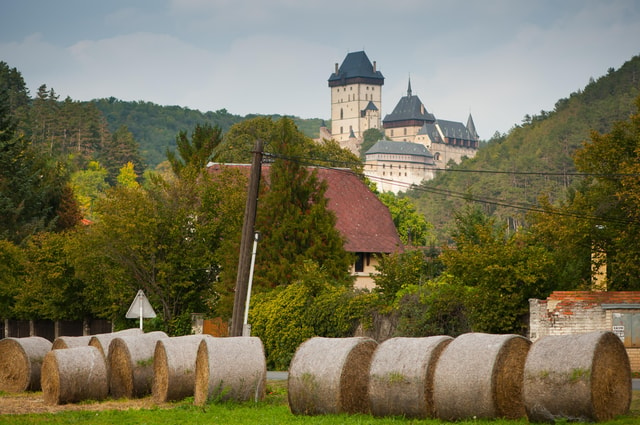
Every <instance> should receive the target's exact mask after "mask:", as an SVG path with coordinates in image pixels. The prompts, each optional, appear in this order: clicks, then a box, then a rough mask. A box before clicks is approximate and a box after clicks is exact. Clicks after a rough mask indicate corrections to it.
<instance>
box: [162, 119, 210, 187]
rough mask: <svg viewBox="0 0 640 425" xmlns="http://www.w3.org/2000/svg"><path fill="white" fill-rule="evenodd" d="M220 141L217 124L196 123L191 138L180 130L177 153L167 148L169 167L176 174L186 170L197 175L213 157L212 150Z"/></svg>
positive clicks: (178, 174)
mask: <svg viewBox="0 0 640 425" xmlns="http://www.w3.org/2000/svg"><path fill="white" fill-rule="evenodd" d="M221 142H222V130H221V129H220V127H217V126H211V125H209V124H204V125H196V128H195V129H194V130H193V134H192V135H191V140H189V137H188V136H187V132H186V131H181V132H180V134H179V135H178V137H177V138H176V144H177V154H176V152H174V151H170V150H167V159H168V160H169V163H170V164H171V169H172V170H173V172H174V173H175V174H176V175H177V176H180V175H182V174H184V173H185V172H187V170H191V171H190V172H191V173H195V175H198V174H199V173H201V172H202V171H203V170H204V169H205V167H206V165H207V163H208V162H209V161H211V159H213V153H214V150H215V149H216V147H218V145H219V144H220V143H221Z"/></svg>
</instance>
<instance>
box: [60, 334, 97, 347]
mask: <svg viewBox="0 0 640 425" xmlns="http://www.w3.org/2000/svg"><path fill="white" fill-rule="evenodd" d="M90 341H91V335H88V336H59V337H58V338H56V339H55V340H54V341H53V345H52V346H51V349H52V350H62V349H65V348H75V347H86V346H88V345H89V342H90Z"/></svg>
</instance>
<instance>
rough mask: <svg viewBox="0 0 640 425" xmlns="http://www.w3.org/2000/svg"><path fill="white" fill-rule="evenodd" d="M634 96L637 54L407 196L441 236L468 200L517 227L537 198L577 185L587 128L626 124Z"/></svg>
mask: <svg viewBox="0 0 640 425" xmlns="http://www.w3.org/2000/svg"><path fill="white" fill-rule="evenodd" d="M639 95H640V56H636V57H634V58H632V59H631V60H629V61H628V62H626V63H625V64H624V65H623V66H622V67H620V69H618V70H614V69H613V68H610V69H609V71H608V73H607V75H604V76H602V77H600V78H598V79H597V80H592V81H590V82H589V84H588V85H587V86H586V87H585V88H584V89H583V90H580V91H578V92H576V93H572V94H571V95H570V96H569V97H568V98H562V99H560V100H558V102H557V103H556V104H555V108H554V110H553V111H541V112H539V113H538V114H536V115H533V116H529V115H527V116H525V117H524V119H523V122H522V124H520V125H516V126H514V127H513V128H512V129H511V130H510V131H509V133H508V134H506V135H496V136H494V137H493V138H492V139H491V140H489V142H488V143H487V144H486V145H485V146H483V147H482V148H481V149H480V150H479V151H478V153H477V155H476V156H475V157H474V158H472V159H467V160H465V161H463V162H462V163H461V164H460V165H458V166H455V167H453V168H451V169H450V170H448V171H441V172H439V175H438V176H437V177H436V178H435V179H434V180H432V181H429V182H425V183H423V185H422V186H421V187H420V188H418V189H416V190H413V191H410V193H409V196H411V197H412V198H414V199H415V202H416V206H417V208H418V210H419V211H421V212H422V213H424V214H425V215H426V218H427V220H428V221H429V222H431V223H432V224H434V225H435V227H436V229H437V231H438V233H439V235H440V236H441V238H442V237H443V235H448V234H450V230H451V225H452V218H453V216H454V214H453V213H454V211H459V210H460V209H461V208H462V207H463V206H464V205H465V203H467V202H472V203H478V204H480V205H483V208H484V210H485V212H487V213H489V214H494V215H495V216H496V217H497V218H498V220H499V221H500V222H502V223H507V224H508V225H510V226H511V227H516V226H519V225H521V224H522V223H523V222H524V217H525V214H526V212H527V210H528V209H529V208H531V207H535V206H536V205H537V203H538V199H539V196H540V195H541V194H548V195H549V196H550V198H551V200H552V201H557V200H559V199H560V198H561V197H562V196H563V195H564V194H565V193H566V189H567V188H569V187H570V186H571V185H572V184H575V183H576V182H577V180H578V179H579V178H580V177H579V176H576V175H572V173H575V167H574V163H573V154H574V152H575V151H576V149H578V148H579V147H580V146H581V145H582V143H583V142H585V141H589V140H590V134H591V131H592V130H595V131H598V132H600V133H607V132H609V131H610V129H611V127H612V124H613V123H614V122H615V121H621V120H627V119H628V118H629V116H630V114H631V113H633V112H635V104H634V101H635V99H636V98H637V97H638V96H639ZM514 207H517V208H514Z"/></svg>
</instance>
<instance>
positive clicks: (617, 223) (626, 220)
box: [530, 97, 640, 290]
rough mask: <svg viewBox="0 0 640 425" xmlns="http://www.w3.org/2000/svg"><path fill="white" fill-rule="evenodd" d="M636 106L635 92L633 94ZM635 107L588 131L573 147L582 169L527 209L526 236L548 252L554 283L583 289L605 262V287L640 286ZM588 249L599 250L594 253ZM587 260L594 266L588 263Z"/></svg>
mask: <svg viewBox="0 0 640 425" xmlns="http://www.w3.org/2000/svg"><path fill="white" fill-rule="evenodd" d="M636 107H637V108H638V110H639V111H640V97H639V98H638V99H637V100H636ZM639 162H640V113H638V112H636V113H635V114H633V115H631V116H630V117H629V119H628V120H626V121H618V122H616V123H615V124H614V125H613V127H612V129H611V131H610V132H609V133H605V134H601V133H599V132H596V131H593V132H592V133H591V140H590V141H589V142H586V143H585V144H584V146H583V147H582V148H581V149H579V150H578V151H576V154H575V164H576V168H577V169H578V171H580V172H582V173H585V174H586V175H585V176H584V178H583V180H582V181H581V182H579V183H578V184H576V185H574V186H573V187H572V188H571V189H570V190H569V191H568V192H567V195H566V199H565V200H564V201H562V202H558V203H557V204H556V205H552V204H551V203H550V202H549V201H548V200H546V199H543V206H544V208H545V213H538V214H532V215H531V217H530V220H531V221H532V223H533V225H532V237H533V238H535V240H536V241H537V242H538V243H541V244H544V245H545V246H547V247H548V249H549V250H551V252H553V255H554V259H555V262H556V269H557V270H560V271H562V272H563V273H562V274H560V273H559V276H558V278H557V281H558V289H565V288H568V289H574V288H580V289H586V288H589V285H590V282H591V273H592V270H594V269H595V270H597V269H598V266H600V265H606V269H607V287H608V289H609V290H637V289H640V278H639V273H640V265H639V264H640V248H638V244H637V241H638V239H639V238H640V215H639V214H638V209H639V207H640V202H639V201H640V195H639V193H640V179H639V178H638V175H639V172H640V167H639V166H638V163H639ZM592 254H602V255H595V256H593V257H592ZM592 261H593V262H594V264H593V265H594V266H595V267H593V269H592V267H591V266H592V264H591V263H592Z"/></svg>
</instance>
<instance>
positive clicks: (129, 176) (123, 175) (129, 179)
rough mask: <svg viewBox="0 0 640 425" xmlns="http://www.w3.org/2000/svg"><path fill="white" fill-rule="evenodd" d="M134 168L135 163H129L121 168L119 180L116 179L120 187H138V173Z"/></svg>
mask: <svg viewBox="0 0 640 425" xmlns="http://www.w3.org/2000/svg"><path fill="white" fill-rule="evenodd" d="M133 167H134V166H133V162H127V163H126V164H125V165H124V166H123V167H122V168H120V173H119V174H118V178H117V179H116V180H117V181H118V185H119V186H126V187H137V186H138V181H137V180H136V178H137V176H136V172H135V170H134V168H133Z"/></svg>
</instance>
